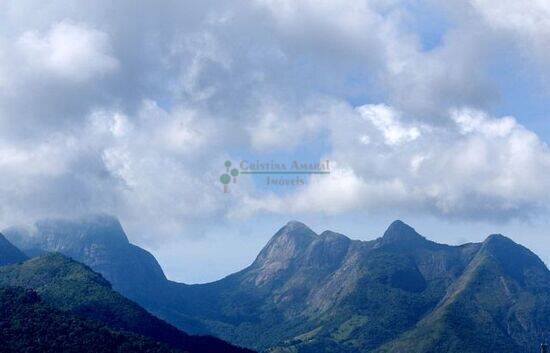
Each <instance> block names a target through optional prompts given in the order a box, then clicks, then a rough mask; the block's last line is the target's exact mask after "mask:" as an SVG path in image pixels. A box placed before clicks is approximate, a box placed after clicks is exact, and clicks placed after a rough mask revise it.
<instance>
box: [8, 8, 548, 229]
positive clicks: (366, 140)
mask: <svg viewBox="0 0 550 353" xmlns="http://www.w3.org/2000/svg"><path fill="white" fill-rule="evenodd" d="M516 4H517V2H513V1H511V0H509V1H501V2H498V4H497V3H493V2H491V1H473V2H470V3H468V4H466V5H464V4H462V5H460V6H464V7H467V8H468V11H469V12H468V14H471V13H472V12H473V13H474V14H475V15H476V16H473V17H472V19H471V20H470V22H468V21H467V20H465V19H464V18H463V17H460V16H455V15H453V14H452V11H454V10H453V9H455V7H456V6H458V5H456V4H455V5H453V6H455V7H452V6H451V5H449V8H446V7H443V6H440V7H438V6H435V8H437V10H436V11H439V12H438V13H439V14H441V15H449V17H450V18H452V20H453V21H454V22H453V23H452V24H451V25H449V26H448V27H445V28H442V29H440V31H441V32H442V33H440V37H441V38H440V42H439V43H438V44H436V45H434V46H433V47H431V48H425V47H424V46H423V44H422V38H421V37H422V35H421V34H420V33H417V31H416V30H415V29H414V28H413V27H411V21H413V20H411V19H414V18H415V16H417V15H418V14H416V13H415V12H414V9H412V10H411V8H410V7H408V6H404V5H405V2H404V1H397V0H396V1H357V0H348V1H343V0H342V1H286V0H277V1H272V0H257V1H236V2H231V3H219V2H212V1H200V2H199V1H192V2H180V3H171V4H168V5H165V6H159V5H158V4H157V3H155V2H148V1H144V2H142V4H141V5H142V6H139V7H137V6H135V3H134V2H133V1H117V2H116V3H114V4H113V3H111V2H107V1H104V2H102V1H98V2H94V3H85V2H76V3H75V5H74V6H71V7H67V6H65V4H64V3H62V2H55V1H54V2H52V3H51V4H50V5H49V6H48V7H47V8H46V9H38V8H37V7H36V4H35V3H34V2H32V1H20V2H17V3H10V4H8V3H5V4H1V5H0V7H1V8H2V10H3V11H0V21H1V22H2V23H3V24H7V25H6V26H2V29H0V87H1V88H2V90H0V168H1V169H2V173H0V181H1V185H2V186H1V187H0V191H1V192H0V196H2V203H1V206H0V218H1V220H2V222H4V223H6V224H9V223H13V222H14V221H15V220H18V219H30V218H35V217H40V216H49V215H72V214H75V215H76V214H78V213H85V212H96V211H106V212H111V213H115V214H118V215H120V216H121V217H122V218H123V221H124V222H125V224H127V225H129V226H130V227H133V228H132V229H145V230H144V231H142V232H143V233H148V232H150V233H151V234H152V233H157V234H163V235H170V234H183V233H186V230H188V229H189V227H193V225H196V224H200V225H201V226H207V225H208V224H210V223H212V219H217V220H224V219H227V218H231V217H252V216H256V215H258V214H260V213H268V214H272V213H275V214H279V213H284V212H294V213H300V212H304V213H310V212H313V213H315V212H318V213H329V214H341V213H344V212H354V211H357V210H380V212H392V210H395V209H407V210H413V211H414V212H421V213H423V214H435V215H437V216H439V217H442V218H445V219H446V218H453V217H456V218H463V219H491V220H492V219H499V220H500V219H507V218H513V217H528V216H529V215H530V214H533V213H535V212H536V211H538V210H540V209H543V208H545V207H546V206H547V204H548V201H549V200H548V199H547V198H546V196H545V193H544V192H543V190H544V188H547V187H548V186H549V185H548V178H547V177H546V176H545V174H547V173H546V172H547V171H548V168H549V162H548V158H549V157H548V147H547V146H546V145H545V143H544V142H543V139H542V138H541V137H539V136H537V135H536V134H535V133H534V132H532V131H529V130H528V129H527V128H526V127H525V126H524V125H522V123H521V121H522V120H521V119H522V117H521V116H517V117H515V118H512V117H498V116H497V114H494V113H492V110H493V109H492V108H493V107H494V105H495V104H496V103H497V102H498V95H499V89H501V88H500V87H497V86H496V84H495V83H494V82H493V81H492V80H491V75H490V74H489V73H488V71H489V70H490V67H491V65H492V64H494V63H495V60H496V61H497V62H498V60H499V57H498V56H499V49H498V46H497V48H496V49H495V46H496V45H495V43H496V42H500V40H501V39H502V38H503V36H504V37H505V38H511V39H510V40H512V41H516V38H520V39H517V40H519V41H521V40H523V41H525V38H537V39H536V42H537V43H539V44H537V48H539V49H540V53H539V51H538V49H537V53H539V54H536V55H537V56H536V58H535V59H536V60H540V58H542V57H544V55H545V54H544V53H545V52H544V49H543V44H544V43H546V42H545V41H546V39H545V38H546V37H547V36H546V34H547V33H548V31H547V23H546V22H547V16H546V15H545V14H546V12H545V11H546V8H545V5H543V3H541V2H533V4H531V5H529V7H528V8H527V9H524V10H522V11H512V10H514V9H515V6H516ZM501 15H502V16H501ZM504 15H505V17H503V16H504ZM517 16H520V17H517ZM524 18H527V19H529V20H528V21H526V22H525V21H523V19H524ZM413 22H414V21H413ZM518 48H520V49H518V50H523V49H521V46H518ZM522 53H523V55H528V52H527V51H523V52H522ZM374 103H377V104H374ZM378 103H379V104H378ZM251 155H252V157H255V156H258V157H259V158H260V157H261V158H268V159H269V158H281V159H285V160H286V159H295V158H302V157H303V158H308V159H318V158H322V159H326V158H328V159H330V160H331V161H334V165H333V167H334V169H333V173H332V174H331V175H330V176H314V177H312V178H311V180H310V182H309V183H308V185H306V186H305V187H304V188H302V189H297V190H294V192H287V193H286V194H281V193H278V192H274V191H273V190H267V191H266V190H264V189H261V188H258V187H256V185H255V184H254V182H253V180H250V179H249V178H247V177H245V176H241V178H240V179H239V187H238V188H233V189H232V194H231V197H229V198H228V197H226V196H227V195H223V193H221V191H220V185H219V182H218V177H219V173H220V172H221V171H222V170H220V166H222V165H223V161H225V160H226V159H239V158H244V157H250V156H251ZM272 156H275V157H272ZM220 222H221V221H220Z"/></svg>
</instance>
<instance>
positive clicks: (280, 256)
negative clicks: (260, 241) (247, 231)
mask: <svg viewBox="0 0 550 353" xmlns="http://www.w3.org/2000/svg"><path fill="white" fill-rule="evenodd" d="M315 238H317V234H316V233H315V232H314V231H312V230H311V229H310V228H309V227H308V226H306V225H305V224H303V223H301V222H298V221H290V222H288V223H287V224H286V225H285V226H284V227H282V228H281V229H279V231H278V232H277V233H275V235H274V236H273V237H272V238H271V240H269V242H268V243H267V245H266V246H265V247H264V248H263V249H262V251H260V254H259V255H258V257H257V258H256V261H255V262H254V266H256V267H259V268H262V269H263V270H262V272H261V274H260V275H259V276H258V279H257V280H256V282H257V283H262V282H265V281H267V280H269V279H270V278H272V277H273V276H274V275H275V274H276V273H278V272H279V271H281V270H283V269H286V268H288V266H289V265H290V263H291V262H292V261H294V260H295V259H297V258H299V257H300V255H301V254H303V253H304V252H305V251H306V249H307V247H308V246H309V245H310V244H311V243H312V242H313V241H314V240H315Z"/></svg>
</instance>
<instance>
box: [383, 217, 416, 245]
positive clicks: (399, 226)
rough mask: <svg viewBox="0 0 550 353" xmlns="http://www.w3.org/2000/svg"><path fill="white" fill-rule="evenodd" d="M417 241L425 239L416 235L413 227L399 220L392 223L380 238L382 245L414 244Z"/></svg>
mask: <svg viewBox="0 0 550 353" xmlns="http://www.w3.org/2000/svg"><path fill="white" fill-rule="evenodd" d="M419 240H426V239H425V238H424V237H423V236H421V235H420V234H418V233H417V232H416V230H415V229H414V228H413V227H411V226H409V225H408V224H406V223H405V222H403V221H400V220H396V221H393V222H392V224H390V226H389V227H388V229H387V230H386V231H385V232H384V235H383V236H382V242H383V243H384V244H390V243H404V242H414V241H419Z"/></svg>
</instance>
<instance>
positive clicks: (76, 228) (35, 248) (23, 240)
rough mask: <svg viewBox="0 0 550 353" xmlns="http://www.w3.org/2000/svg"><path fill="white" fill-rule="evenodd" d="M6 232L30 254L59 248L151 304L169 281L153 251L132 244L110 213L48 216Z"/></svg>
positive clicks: (117, 287) (118, 287)
mask: <svg viewBox="0 0 550 353" xmlns="http://www.w3.org/2000/svg"><path fill="white" fill-rule="evenodd" d="M4 235H5V236H6V238H8V240H9V241H11V242H12V243H13V244H15V246H17V247H18V248H19V249H22V250H23V252H25V253H26V254H27V255H28V256H30V257H33V256H37V255H41V254H43V253H45V252H59V253H62V254H64V255H66V256H69V257H71V258H72V259H74V260H76V261H78V262H81V263H84V264H86V265H87V266H89V267H90V268H92V269H93V270H94V271H96V272H99V273H101V274H102V275H103V277H105V279H106V280H107V281H109V282H110V283H112V284H113V287H114V289H115V290H116V291H118V292H120V293H122V294H123V295H124V296H126V297H128V298H130V299H132V300H134V301H137V302H138V303H146V304H147V305H148V306H150V307H152V306H154V304H155V301H154V299H155V298H156V297H157V296H158V295H159V291H162V289H163V288H164V285H165V283H166V282H167V280H166V277H165V276H164V273H163V271H162V269H161V267H160V265H159V263H158V262H157V260H156V259H155V257H154V256H153V255H151V253H149V252H148V251H146V250H144V249H142V248H140V247H138V246H135V245H133V244H130V242H129V241H128V238H127V237H126V234H125V233H124V230H123V229H122V226H121V225H120V222H119V221H118V220H117V219H116V218H114V217H111V216H107V215H92V216H87V217H83V218H80V219H75V220H65V219H47V220H41V221H38V222H36V223H35V224H33V225H32V226H31V227H12V228H8V229H5V230H4Z"/></svg>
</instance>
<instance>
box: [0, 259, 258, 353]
mask: <svg viewBox="0 0 550 353" xmlns="http://www.w3.org/2000/svg"><path fill="white" fill-rule="evenodd" d="M0 286H1V287H22V288H27V289H32V290H33V291H35V292H36V294H37V295H38V296H39V297H40V298H41V299H42V300H43V302H44V303H45V304H47V305H49V306H50V307H52V308H55V309H56V310H59V311H61V312H63V313H66V314H70V315H73V316H74V317H77V318H79V319H85V320H90V321H93V322H98V323H101V324H102V325H105V326H106V327H108V328H109V329H111V330H115V331H121V332H131V333H132V334H135V335H139V336H143V337H146V338H147V339H149V340H152V341H153V340H154V341H157V342H161V343H162V344H164V345H166V346H170V347H172V348H174V349H178V350H179V351H186V352H189V353H193V352H197V353H199V352H200V353H215V352H227V353H248V352H250V351H248V350H245V349H240V348H237V347H234V346H231V345H229V344H227V343H225V342H223V341H221V340H218V339H216V338H213V337H206V336H205V337H198V336H190V335H188V334H186V333H184V332H182V331H180V330H178V329H176V328H175V327H173V326H172V325H170V324H168V323H166V322H164V321H162V320H160V319H158V318H156V317H154V316H153V315H151V314H149V313H148V312H147V311H146V310H145V309H143V308H141V307H140V306H139V305H137V304H136V303H134V302H132V301H130V300H128V299H126V298H125V297H123V296H122V295H120V294H119V293H117V292H115V291H113V290H112V289H111V285H110V284H109V282H107V281H106V280H105V279H104V278H103V277H102V276H101V275H100V274H98V273H96V272H93V271H92V270H91V269H89V268H88V267H87V266H85V265H82V264H80V263H78V262H76V261H74V260H71V259H69V258H67V257H65V256H63V255H60V254H55V253H53V254H47V255H44V256H41V257H38V258H33V259H31V260H28V261H26V262H24V263H21V264H16V265H9V266H3V267H0Z"/></svg>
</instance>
